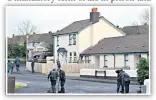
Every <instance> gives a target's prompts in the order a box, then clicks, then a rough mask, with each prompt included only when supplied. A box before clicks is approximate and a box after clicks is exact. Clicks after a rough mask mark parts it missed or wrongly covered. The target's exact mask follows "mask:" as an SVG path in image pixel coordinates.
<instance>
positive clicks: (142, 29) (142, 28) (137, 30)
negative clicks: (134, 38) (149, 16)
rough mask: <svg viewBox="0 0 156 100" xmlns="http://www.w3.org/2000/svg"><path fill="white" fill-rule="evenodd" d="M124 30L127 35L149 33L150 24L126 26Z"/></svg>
mask: <svg viewBox="0 0 156 100" xmlns="http://www.w3.org/2000/svg"><path fill="white" fill-rule="evenodd" d="M122 31H123V32H125V33H126V35H136V34H137V35H142V34H147V35H149V25H148V24H146V23H145V24H144V25H135V26H125V27H123V28H122Z"/></svg>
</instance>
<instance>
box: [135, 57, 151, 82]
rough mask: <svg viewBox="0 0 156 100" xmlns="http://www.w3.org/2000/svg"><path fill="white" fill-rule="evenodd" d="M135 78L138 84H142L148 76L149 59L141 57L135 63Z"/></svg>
mask: <svg viewBox="0 0 156 100" xmlns="http://www.w3.org/2000/svg"><path fill="white" fill-rule="evenodd" d="M137 68H138V69H137V80H138V82H139V84H140V85H143V84H144V80H145V79H148V78H149V61H148V60H147V59H145V58H141V59H140V60H139V63H138V64H137Z"/></svg>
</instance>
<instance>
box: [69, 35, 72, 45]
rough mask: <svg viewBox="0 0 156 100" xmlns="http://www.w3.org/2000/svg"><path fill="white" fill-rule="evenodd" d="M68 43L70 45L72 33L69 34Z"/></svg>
mask: <svg viewBox="0 0 156 100" xmlns="http://www.w3.org/2000/svg"><path fill="white" fill-rule="evenodd" d="M69 45H72V34H69Z"/></svg>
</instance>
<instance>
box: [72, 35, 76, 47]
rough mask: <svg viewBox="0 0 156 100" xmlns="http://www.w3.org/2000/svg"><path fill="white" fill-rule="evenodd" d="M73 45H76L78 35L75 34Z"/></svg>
mask: <svg viewBox="0 0 156 100" xmlns="http://www.w3.org/2000/svg"><path fill="white" fill-rule="evenodd" d="M73 45H76V34H73Z"/></svg>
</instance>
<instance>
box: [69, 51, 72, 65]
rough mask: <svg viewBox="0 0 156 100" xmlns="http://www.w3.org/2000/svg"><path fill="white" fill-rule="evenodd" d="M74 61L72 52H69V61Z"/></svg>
mask: <svg viewBox="0 0 156 100" xmlns="http://www.w3.org/2000/svg"><path fill="white" fill-rule="evenodd" d="M71 62H72V52H70V53H69V63H71Z"/></svg>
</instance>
